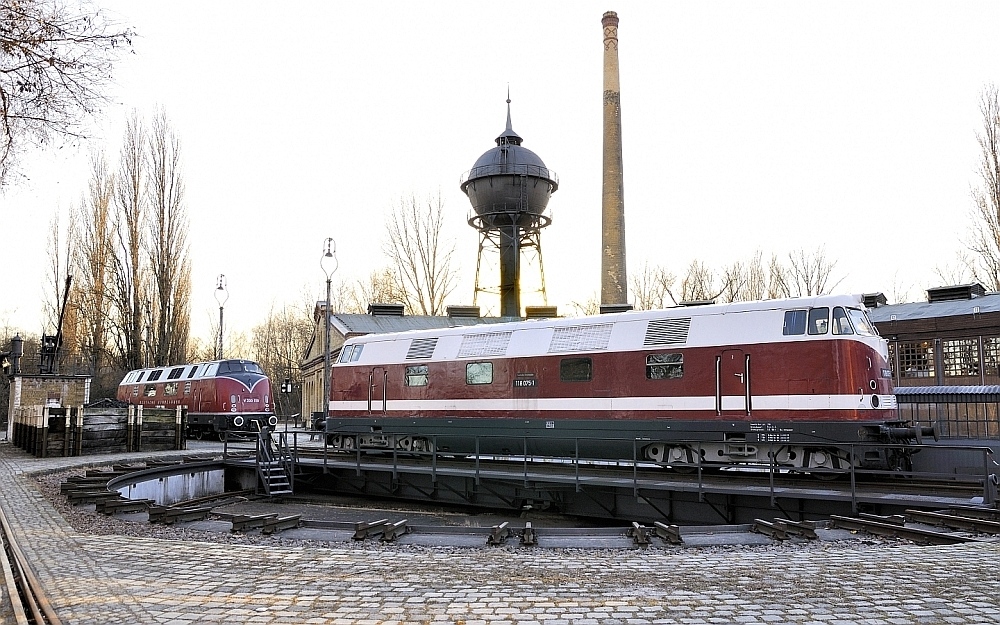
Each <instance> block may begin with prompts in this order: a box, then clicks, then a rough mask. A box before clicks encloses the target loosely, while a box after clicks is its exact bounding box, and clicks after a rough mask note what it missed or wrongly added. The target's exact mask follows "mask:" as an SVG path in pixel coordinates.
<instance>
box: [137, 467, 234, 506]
mask: <svg viewBox="0 0 1000 625" xmlns="http://www.w3.org/2000/svg"><path fill="white" fill-rule="evenodd" d="M225 482H226V479H225V470H223V469H213V470H210V471H201V470H195V471H193V472H187V473H181V474H178V475H168V476H162V477H155V476H154V477H151V478H150V479H148V480H145V481H142V482H136V483H135V484H129V485H127V486H122V487H121V488H119V489H118V492H119V493H120V494H121V496H122V497H127V498H128V499H152V500H153V501H155V502H156V503H157V504H159V505H161V506H169V505H172V504H175V503H177V502H180V501H187V500H189V499H197V498H198V497H206V496H208V495H218V494H221V493H223V492H225Z"/></svg>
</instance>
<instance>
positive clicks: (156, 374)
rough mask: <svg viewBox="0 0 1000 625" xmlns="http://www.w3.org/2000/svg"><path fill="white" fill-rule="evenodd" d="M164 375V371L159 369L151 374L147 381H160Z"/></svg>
mask: <svg viewBox="0 0 1000 625" xmlns="http://www.w3.org/2000/svg"><path fill="white" fill-rule="evenodd" d="M162 374H163V369H157V370H156V371H153V372H152V373H150V374H149V377H148V378H147V380H148V381H149V382H153V381H155V380H159V379H160V375H162Z"/></svg>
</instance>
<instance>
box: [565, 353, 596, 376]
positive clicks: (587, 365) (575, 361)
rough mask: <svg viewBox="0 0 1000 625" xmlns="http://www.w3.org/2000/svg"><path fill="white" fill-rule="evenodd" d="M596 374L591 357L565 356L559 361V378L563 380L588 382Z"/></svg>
mask: <svg viewBox="0 0 1000 625" xmlns="http://www.w3.org/2000/svg"><path fill="white" fill-rule="evenodd" d="M593 375H594V364H593V362H591V360H590V358H563V359H562V360H560V361H559V379H560V380H561V381H563V382H586V381H588V380H590V379H591V378H592V377H593Z"/></svg>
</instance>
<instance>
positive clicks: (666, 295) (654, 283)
mask: <svg viewBox="0 0 1000 625" xmlns="http://www.w3.org/2000/svg"><path fill="white" fill-rule="evenodd" d="M676 281H677V276H675V275H674V274H673V273H672V272H670V271H669V270H668V269H666V268H665V267H662V266H660V265H656V266H654V267H650V266H649V263H648V262H646V263H643V265H642V272H641V273H639V274H634V275H632V279H631V280H629V288H630V290H631V292H632V296H633V297H634V298H635V301H634V302H633V306H634V307H635V309H636V310H657V309H660V308H666V307H668V306H671V305H674V304H676V303H677V302H676V301H675V300H674V296H673V294H672V293H671V291H670V290H671V289H672V288H673V286H674V282H676Z"/></svg>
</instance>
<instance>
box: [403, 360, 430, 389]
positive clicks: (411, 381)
mask: <svg viewBox="0 0 1000 625" xmlns="http://www.w3.org/2000/svg"><path fill="white" fill-rule="evenodd" d="M405 384H406V386H427V365H417V366H415V367H407V368H406V380H405Z"/></svg>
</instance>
